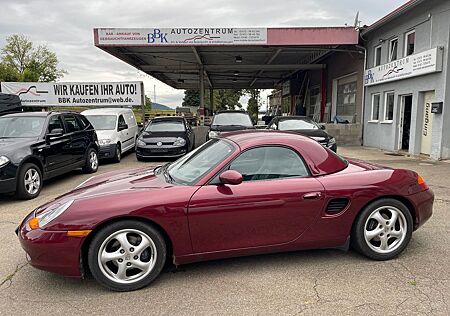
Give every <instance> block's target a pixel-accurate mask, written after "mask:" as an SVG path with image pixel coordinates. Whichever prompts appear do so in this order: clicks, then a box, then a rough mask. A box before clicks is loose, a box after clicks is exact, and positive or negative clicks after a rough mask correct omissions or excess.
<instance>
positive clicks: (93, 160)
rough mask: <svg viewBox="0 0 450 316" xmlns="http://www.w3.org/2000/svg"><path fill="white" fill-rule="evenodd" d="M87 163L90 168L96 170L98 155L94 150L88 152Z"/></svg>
mask: <svg viewBox="0 0 450 316" xmlns="http://www.w3.org/2000/svg"><path fill="white" fill-rule="evenodd" d="M89 163H90V165H91V168H92V170H96V169H97V167H98V157H97V153H96V152H95V151H91V153H90V154H89Z"/></svg>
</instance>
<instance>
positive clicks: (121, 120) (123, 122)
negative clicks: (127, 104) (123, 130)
mask: <svg viewBox="0 0 450 316" xmlns="http://www.w3.org/2000/svg"><path fill="white" fill-rule="evenodd" d="M125 124H126V123H125V119H124V118H123V115H119V124H118V126H123V125H125Z"/></svg>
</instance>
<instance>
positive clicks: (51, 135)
mask: <svg viewBox="0 0 450 316" xmlns="http://www.w3.org/2000/svg"><path fill="white" fill-rule="evenodd" d="M63 135H64V130H63V129H62V128H54V129H52V130H51V131H50V133H48V134H47V138H48V139H50V138H55V137H61V136H63Z"/></svg>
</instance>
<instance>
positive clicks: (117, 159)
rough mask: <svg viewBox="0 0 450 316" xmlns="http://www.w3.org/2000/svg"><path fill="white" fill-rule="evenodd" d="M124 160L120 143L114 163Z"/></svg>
mask: <svg viewBox="0 0 450 316" xmlns="http://www.w3.org/2000/svg"><path fill="white" fill-rule="evenodd" d="M121 159H122V148H121V147H120V143H117V145H116V153H115V154H114V158H113V160H114V162H117V163H119V162H120V160H121Z"/></svg>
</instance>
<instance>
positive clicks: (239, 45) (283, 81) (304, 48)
mask: <svg viewBox="0 0 450 316" xmlns="http://www.w3.org/2000/svg"><path fill="white" fill-rule="evenodd" d="M356 22H358V21H356ZM449 30H450V2H449V1H444V0H428V1H424V0H411V1H408V2H407V3H405V4H404V5H403V6H401V7H400V8H398V9H397V10H395V11H393V12H391V13H390V14H388V15H387V16H385V17H383V18H381V19H380V20H379V21H377V22H375V23H374V24H372V25H371V26H368V27H367V26H364V27H359V26H358V23H356V24H355V26H352V27H312V28H304V27H303V28H302V27H293V28H142V29H127V28H125V29H117V28H99V29H94V42H95V45H96V46H97V47H98V48H100V49H102V50H104V51H105V52H107V53H108V54H111V55H113V56H115V57H117V58H119V59H120V60H122V61H124V62H126V63H128V64H130V65H132V66H134V67H135V68H137V69H139V70H141V71H143V72H145V73H147V74H149V75H151V76H153V77H155V78H157V79H159V80H160V81H162V82H164V83H166V84H168V85H169V86H171V87H173V88H176V89H198V90H199V91H200V95H201V96H202V97H201V98H200V104H199V109H200V111H199V113H200V115H206V116H207V115H210V114H211V113H213V111H214V105H213V98H212V93H211V91H213V90H214V89H276V90H277V91H278V92H276V93H274V94H273V98H272V100H271V102H270V103H271V104H272V105H273V106H274V107H276V110H277V113H283V114H291V115H307V116H310V117H312V118H314V119H315V120H317V121H320V122H324V123H330V124H327V129H328V131H329V132H330V133H331V134H334V136H336V138H337V140H338V142H340V143H341V144H347V145H361V144H363V145H365V146H370V147H376V148H380V149H383V150H387V151H393V152H404V153H409V154H413V155H419V154H425V155H429V156H430V157H431V158H433V159H449V158H450V133H449V132H448V130H450V110H446V106H445V105H446V104H447V103H449V101H450V84H449V83H450V81H448V79H450V78H449V74H448V72H447V67H448V59H449V55H448V49H449V40H450V33H449ZM208 91H209V92H210V98H211V99H210V102H209V103H210V105H211V108H209V109H207V108H205V98H207V97H208V96H207V92H208ZM333 123H343V124H333ZM446 131H447V132H446Z"/></svg>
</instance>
